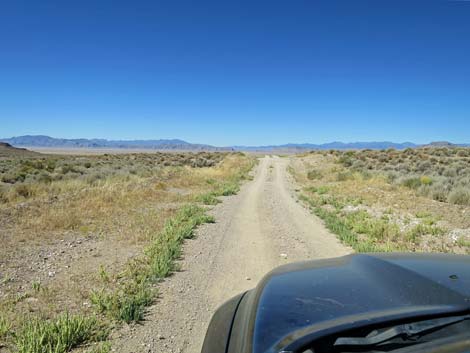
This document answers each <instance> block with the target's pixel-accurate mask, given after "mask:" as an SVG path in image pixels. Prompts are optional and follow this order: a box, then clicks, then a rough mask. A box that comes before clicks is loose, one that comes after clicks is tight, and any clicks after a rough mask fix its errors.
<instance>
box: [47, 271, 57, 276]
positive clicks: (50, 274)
mask: <svg viewBox="0 0 470 353" xmlns="http://www.w3.org/2000/svg"><path fill="white" fill-rule="evenodd" d="M47 275H48V276H49V277H54V276H55V272H54V271H49V273H48V274H47Z"/></svg>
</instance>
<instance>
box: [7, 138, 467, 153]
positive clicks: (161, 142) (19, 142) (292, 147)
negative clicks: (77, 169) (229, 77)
mask: <svg viewBox="0 0 470 353" xmlns="http://www.w3.org/2000/svg"><path fill="white" fill-rule="evenodd" d="M0 141H2V142H5V143H9V144H11V145H12V146H15V147H47V148H117V149H155V150H190V151H259V152H263V151H276V150H282V151H304V150H328V149H342V150H345V149H388V148H394V149H405V148H417V147H430V146H431V147H432V146H435V147H439V146H447V147H453V146H456V147H457V146H470V144H453V143H450V142H447V141H438V142H430V143H429V144H415V143H413V142H399V143H397V142H391V141H369V142H367V141H366V142H361V141H358V142H341V141H333V142H328V143H322V144H313V143H286V144H280V145H266V146H243V145H237V146H228V147H219V146H213V145H208V144H197V143H190V142H187V141H184V140H181V139H152V140H142V139H140V140H107V139H101V138H95V139H85V138H77V139H65V138H54V137H50V136H47V135H23V136H16V137H10V138H0Z"/></svg>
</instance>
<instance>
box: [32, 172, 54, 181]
mask: <svg viewBox="0 0 470 353" xmlns="http://www.w3.org/2000/svg"><path fill="white" fill-rule="evenodd" d="M36 180H37V181H38V182H40V183H50V182H51V181H52V177H51V175H50V174H49V173H48V172H46V171H42V172H41V173H39V175H38V176H37V177H36Z"/></svg>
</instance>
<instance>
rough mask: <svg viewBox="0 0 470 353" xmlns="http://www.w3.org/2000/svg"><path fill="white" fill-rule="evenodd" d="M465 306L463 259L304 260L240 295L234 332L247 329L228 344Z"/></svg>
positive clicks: (467, 289)
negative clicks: (237, 340) (238, 329)
mask: <svg viewBox="0 0 470 353" xmlns="http://www.w3.org/2000/svg"><path fill="white" fill-rule="evenodd" d="M243 306H245V308H243ZM248 307H249V309H248ZM468 310H470V257H468V256H458V255H438V254H436V255H423V254H370V255H349V256H345V257H340V258H336V259H327V260H316V261H308V262H303V263H297V264H292V265H286V266H281V267H279V268H277V269H275V270H274V271H272V272H270V273H269V274H268V275H266V277H265V278H264V279H263V280H262V281H261V282H260V283H259V285H258V286H257V287H256V288H255V289H254V290H252V291H250V292H248V293H247V294H246V295H245V298H244V299H243V300H242V301H241V304H240V310H239V313H237V315H236V316H237V317H236V318H235V321H234V329H237V327H240V330H241V331H245V334H241V336H240V337H242V338H240V339H243V340H244V342H245V343H244V344H243V346H244V347H243V349H240V347H241V346H240V344H237V343H236V342H231V344H230V345H231V346H232V343H234V346H232V347H231V348H233V347H237V349H238V350H239V351H247V352H248V351H249V352H254V353H261V352H278V351H279V350H280V348H282V347H286V346H288V345H289V342H293V341H294V340H296V339H297V340H298V339H299V338H300V337H304V336H309V335H310V338H309V339H311V338H312V337H313V336H314V335H320V334H326V333H327V332H330V331H331V330H332V329H337V328H338V327H341V326H344V327H350V326H351V324H355V323H356V324H364V323H367V322H370V323H373V322H384V321H383V320H393V319H399V318H406V317H411V316H414V317H416V316H423V317H425V316H426V315H436V314H443V313H451V312H462V311H468ZM243 312H244V313H243ZM241 320H245V323H244V324H242V323H241ZM381 320H382V321H381ZM237 321H239V322H238V323H237ZM246 322H248V323H246ZM247 345H248V346H247ZM229 351H232V349H229Z"/></svg>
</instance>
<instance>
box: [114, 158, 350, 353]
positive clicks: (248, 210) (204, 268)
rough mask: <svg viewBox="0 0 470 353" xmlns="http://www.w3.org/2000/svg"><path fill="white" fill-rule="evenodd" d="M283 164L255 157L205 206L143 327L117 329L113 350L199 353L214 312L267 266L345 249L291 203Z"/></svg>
mask: <svg viewBox="0 0 470 353" xmlns="http://www.w3.org/2000/svg"><path fill="white" fill-rule="evenodd" d="M288 164H289V159H288V158H279V157H275V156H274V157H270V156H267V157H264V158H262V159H261V160H260V163H259V165H258V166H257V168H256V170H255V171H254V180H253V181H250V182H248V183H247V184H245V185H244V186H243V187H242V189H241V191H240V193H239V194H238V195H236V196H232V197H228V198H225V200H224V202H223V203H222V204H219V205H218V206H216V207H215V208H214V209H213V210H212V211H211V213H212V214H213V215H214V216H215V218H216V221H217V222H216V223H215V224H208V225H204V226H202V227H201V228H200V229H199V230H198V236H197V238H196V239H194V240H190V241H188V242H187V243H186V245H185V248H184V254H185V257H184V259H183V260H182V261H181V272H178V273H176V274H175V275H174V276H172V277H170V278H168V279H167V280H166V281H165V282H164V283H162V284H161V285H160V286H159V288H160V296H159V299H158V301H157V303H156V305H155V306H154V307H152V308H150V310H149V315H148V316H147V322H145V324H144V325H143V326H135V327H127V328H125V329H123V330H121V332H119V337H116V339H115V341H114V342H113V346H114V347H115V350H116V351H118V352H189V353H199V352H200V349H201V345H202V341H203V339H204V334H205V330H206V327H207V325H208V322H209V320H210V317H211V315H212V313H213V312H214V310H215V309H216V308H217V307H218V306H219V305H220V304H222V303H223V302H224V301H225V300H227V299H229V298H230V297H232V296H234V295H236V294H238V293H240V292H241V291H244V290H246V289H250V288H252V287H254V286H255V285H256V283H257V282H258V281H259V279H261V277H262V276H264V275H265V274H266V273H267V272H269V271H270V270H271V269H272V268H274V267H276V266H278V265H281V264H285V263H288V262H293V261H299V260H306V259H314V258H325V257H334V256H340V255H344V254H346V253H348V252H350V250H349V249H347V248H345V247H343V246H342V245H341V244H340V243H339V242H338V241H337V240H336V238H335V237H334V236H333V235H331V234H330V233H329V232H328V231H327V230H325V228H324V227H323V225H322V223H321V221H320V220H318V219H317V218H315V217H314V216H313V215H311V214H310V212H309V211H308V210H306V209H305V208H304V207H303V206H302V205H301V204H299V203H298V202H297V201H296V198H295V194H294V186H293V182H292V180H291V177H290V175H289V174H288V172H287V170H286V169H287V166H288Z"/></svg>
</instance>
